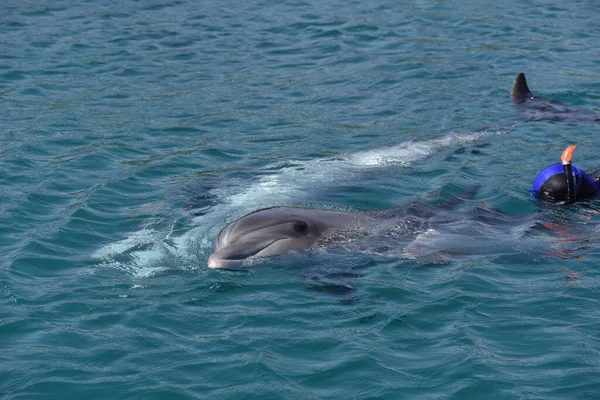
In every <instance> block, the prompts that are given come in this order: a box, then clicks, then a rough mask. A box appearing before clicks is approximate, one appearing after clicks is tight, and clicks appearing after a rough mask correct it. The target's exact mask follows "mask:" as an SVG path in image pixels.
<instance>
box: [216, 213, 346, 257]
mask: <svg viewBox="0 0 600 400" xmlns="http://www.w3.org/2000/svg"><path fill="white" fill-rule="evenodd" d="M351 223H352V217H351V216H349V214H347V213H344V212H341V211H329V210H315V209H303V208H295V207H275V208H267V209H262V210H258V211H255V212H253V213H251V214H248V215H246V216H244V217H242V218H240V219H238V220H237V221H235V222H233V223H231V224H229V225H228V226H226V227H225V228H223V230H222V231H221V232H220V233H219V236H218V237H217V241H216V245H215V252H214V253H213V254H212V255H211V256H210V257H209V258H208V267H209V268H238V267H240V266H241V265H242V264H243V262H244V261H245V260H247V259H249V258H250V257H269V256H276V255H280V254H285V253H288V252H291V251H302V250H307V249H309V248H311V247H312V246H313V244H314V243H315V242H316V241H317V240H318V239H319V238H320V237H321V236H322V235H323V233H324V232H326V231H328V230H329V229H335V228H339V229H343V228H346V227H348V226H349V225H350V224H351Z"/></svg>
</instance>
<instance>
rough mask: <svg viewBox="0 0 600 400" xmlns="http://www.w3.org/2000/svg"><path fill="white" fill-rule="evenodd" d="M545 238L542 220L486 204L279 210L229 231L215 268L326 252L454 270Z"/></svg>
mask: <svg viewBox="0 0 600 400" xmlns="http://www.w3.org/2000/svg"><path fill="white" fill-rule="evenodd" d="M459 206H460V207H461V208H460V209H459V208H458V207H459ZM540 230H543V224H541V223H539V221H538V220H537V219H536V217H535V216H532V215H528V216H525V217H523V216H507V215H504V214H502V213H501V212H499V211H498V210H496V209H494V208H493V207H492V206H490V205H488V204H486V203H483V202H480V201H476V200H473V201H469V200H468V199H467V200H466V199H464V198H459V197H453V198H451V199H450V200H449V201H446V202H442V203H438V204H436V205H430V204H427V203H425V202H421V201H418V202H414V203H410V204H408V205H405V206H403V207H397V208H391V209H385V210H366V211H340V210H331V209H319V208H304V207H272V208H265V209H260V210H257V211H254V212H252V213H250V214H248V215H246V216H243V217H241V218H240V219H238V220H236V221H234V222H232V223H231V224H229V225H227V226H226V227H225V228H223V229H222V230H221V232H220V233H219V235H218V237H217V239H216V244H215V251H214V253H213V254H212V255H210V256H209V258H208V267H209V268H224V269H236V268H244V267H245V266H246V265H248V262H250V261H251V260H253V259H256V258H263V257H272V256H278V255H283V254H287V253H290V252H301V251H305V250H311V249H324V248H341V249H344V250H351V251H363V250H364V251H366V252H368V253H370V254H373V253H374V254H381V255H388V256H395V257H401V258H407V259H422V260H425V261H427V262H433V263H447V262H449V261H451V260H452V259H454V258H455V257H456V256H465V255H466V256H469V255H476V254H488V253H489V252H490V249H494V252H495V254H498V253H501V252H503V251H506V252H511V253H512V252H514V251H515V250H517V251H518V249H521V248H523V246H529V245H530V244H531V243H530V242H529V241H528V240H526V239H527V238H532V237H534V240H538V238H539V232H540ZM532 233H533V235H532ZM525 242H527V243H525ZM530 248H531V246H529V247H527V248H526V250H530Z"/></svg>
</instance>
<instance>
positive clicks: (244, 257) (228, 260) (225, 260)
mask: <svg viewBox="0 0 600 400" xmlns="http://www.w3.org/2000/svg"><path fill="white" fill-rule="evenodd" d="M285 239H287V238H279V239H274V240H272V241H271V242H269V243H268V244H267V245H265V246H262V247H261V248H260V249H258V250H257V251H253V252H249V253H237V254H232V255H233V256H234V257H227V258H221V257H219V256H216V257H215V258H213V256H215V255H216V254H218V253H219V252H222V251H223V250H225V249H227V248H228V247H231V246H227V247H225V248H224V249H221V250H219V251H217V252H215V253H213V254H212V255H211V256H209V266H210V265H211V264H212V265H213V267H211V268H221V269H223V268H225V269H226V268H227V267H219V266H217V265H215V263H217V262H219V263H224V264H230V263H240V264H241V263H243V262H244V261H245V260H247V259H249V258H251V257H256V256H258V257H260V256H259V254H260V253H261V252H263V251H264V250H265V249H268V248H269V247H270V246H272V245H273V244H274V243H277V242H279V241H280V240H285ZM236 255H237V257H235V256H236ZM211 258H213V259H212V262H211Z"/></svg>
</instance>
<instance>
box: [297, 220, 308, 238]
mask: <svg viewBox="0 0 600 400" xmlns="http://www.w3.org/2000/svg"><path fill="white" fill-rule="evenodd" d="M294 229H295V230H296V232H298V233H301V234H303V235H306V233H307V232H308V224H307V223H306V222H304V221H297V222H296V224H295V225H294Z"/></svg>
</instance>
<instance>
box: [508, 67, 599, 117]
mask: <svg viewBox="0 0 600 400" xmlns="http://www.w3.org/2000/svg"><path fill="white" fill-rule="evenodd" d="M510 98H511V100H512V101H513V103H514V104H515V106H516V107H517V108H518V109H519V111H520V112H521V117H522V118H523V119H524V120H527V121H540V120H551V121H563V122H596V123H600V115H599V114H596V113H594V112H592V111H585V110H580V109H576V108H573V107H569V106H567V105H565V104H563V103H561V102H559V101H556V100H547V99H543V98H540V97H537V96H535V95H534V94H533V93H531V91H530V90H529V87H528V86H527V80H526V79H525V74H524V73H522V72H521V73H520V74H519V75H517V77H516V78H515V80H514V83H513V86H512V90H511V91H510Z"/></svg>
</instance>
